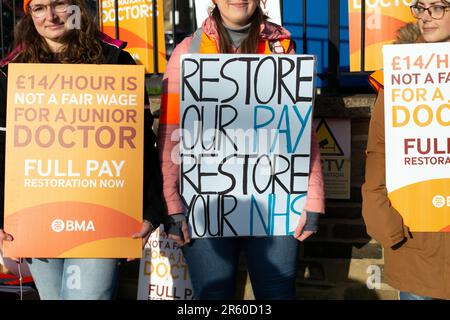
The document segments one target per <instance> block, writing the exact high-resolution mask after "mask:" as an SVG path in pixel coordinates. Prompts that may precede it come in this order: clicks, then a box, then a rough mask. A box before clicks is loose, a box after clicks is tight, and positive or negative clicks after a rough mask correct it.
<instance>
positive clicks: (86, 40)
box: [14, 0, 105, 64]
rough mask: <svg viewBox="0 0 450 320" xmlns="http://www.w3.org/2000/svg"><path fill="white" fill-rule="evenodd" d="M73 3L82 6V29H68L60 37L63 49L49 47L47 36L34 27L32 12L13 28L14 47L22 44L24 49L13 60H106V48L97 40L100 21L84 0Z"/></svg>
mask: <svg viewBox="0 0 450 320" xmlns="http://www.w3.org/2000/svg"><path fill="white" fill-rule="evenodd" d="M70 3H71V4H72V5H76V6H78V7H79V8H80V12H81V24H80V28H79V29H77V28H74V29H71V30H68V31H67V32H66V33H65V34H64V35H63V37H62V38H61V39H60V41H61V43H62V44H63V49H62V51H61V52H58V53H55V52H53V51H52V50H51V49H50V47H49V46H48V44H47V42H46V41H45V39H44V38H43V37H42V36H41V35H39V33H38V32H37V30H36V28H35V27H34V23H33V19H32V17H31V14H30V13H29V10H28V13H26V14H25V16H24V17H23V18H22V19H21V20H20V21H19V23H18V24H17V26H16V28H15V31H14V39H15V40H14V42H15V47H16V46H21V47H22V48H23V50H22V52H21V53H20V54H19V55H18V56H17V57H16V58H15V59H14V62H22V63H39V62H41V63H42V62H43V63H45V62H63V63H97V64H99V63H103V62H104V60H105V58H104V55H103V49H102V46H101V43H100V40H98V38H97V36H98V32H99V31H98V27H97V24H96V22H95V20H94V18H93V17H92V15H91V14H90V12H89V11H88V9H87V8H86V5H85V1H84V0H71V2H70Z"/></svg>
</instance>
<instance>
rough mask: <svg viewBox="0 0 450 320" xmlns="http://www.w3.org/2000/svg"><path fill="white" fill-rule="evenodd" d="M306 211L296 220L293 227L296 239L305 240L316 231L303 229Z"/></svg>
mask: <svg viewBox="0 0 450 320" xmlns="http://www.w3.org/2000/svg"><path fill="white" fill-rule="evenodd" d="M306 219H307V217H306V213H304V214H302V215H301V216H300V220H299V222H298V225H297V228H295V232H294V238H295V239H297V240H298V241H305V240H306V239H307V238H308V237H309V236H311V235H313V234H314V233H316V232H315V231H306V230H305V231H303V228H304V227H305V225H306Z"/></svg>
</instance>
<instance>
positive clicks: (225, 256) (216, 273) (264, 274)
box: [158, 0, 325, 299]
mask: <svg viewBox="0 0 450 320" xmlns="http://www.w3.org/2000/svg"><path fill="white" fill-rule="evenodd" d="M213 4H214V8H213V10H212V12H211V14H210V17H209V18H208V19H206V20H205V22H204V23H203V26H202V32H201V35H200V37H198V35H196V36H197V37H198V38H197V40H194V41H193V37H192V36H191V37H188V38H187V39H185V40H184V41H183V42H182V43H180V44H179V45H178V46H177V47H176V48H175V50H174V52H173V54H172V56H171V59H170V61H169V63H168V66H167V71H166V74H165V76H164V80H163V90H164V91H163V95H162V104H161V116H160V126H159V133H158V148H159V151H160V156H161V162H162V172H163V176H164V177H163V193H164V198H165V202H166V205H167V209H168V213H169V217H170V221H169V223H168V224H166V225H165V227H166V232H167V233H168V235H169V237H170V238H172V239H174V240H176V241H177V242H178V244H179V245H180V246H182V249H183V253H184V256H185V258H186V261H187V263H188V266H189V273H190V276H191V280H192V285H193V289H194V296H195V298H196V299H233V298H234V297H235V284H236V281H235V277H236V271H237V265H238V260H239V254H240V252H241V250H243V251H244V253H245V256H246V261H247V265H248V270H249V273H250V278H251V281H252V288H253V292H254V295H255V297H256V299H295V296H296V293H295V279H296V271H297V253H298V244H299V242H298V241H297V240H300V241H303V240H305V239H306V238H308V237H309V236H310V235H311V234H313V233H315V232H316V231H317V227H318V219H319V216H320V214H321V213H324V211H325V210H324V192H323V178H322V171H321V164H320V155H319V150H318V145H317V141H316V138H315V135H314V133H313V134H312V143H311V157H310V175H309V186H308V192H307V201H306V205H305V209H304V211H305V214H302V215H301V218H300V222H299V224H298V226H297V228H296V230H295V233H294V236H293V237H292V236H277V237H239V238H238V237H235V238H202V239H195V240H192V241H191V239H190V235H189V230H188V226H187V221H186V218H185V208H184V205H183V203H182V200H181V197H180V194H179V190H178V185H179V166H178V165H177V164H176V163H175V162H176V161H173V159H172V155H173V154H177V152H176V151H175V152H174V150H178V149H177V148H178V147H179V145H178V143H179V140H174V139H172V133H173V132H174V131H175V130H176V129H178V128H179V92H180V75H179V70H180V55H182V54H185V53H194V52H193V48H194V50H196V52H197V53H209V54H211V53H261V54H270V53H294V43H293V41H291V39H290V33H289V32H288V31H287V30H285V29H284V28H282V27H280V26H278V25H276V24H273V23H270V22H268V21H267V20H266V18H267V17H265V16H264V14H263V12H262V10H261V8H260V6H259V0H213ZM196 42H197V43H196ZM313 131H314V130H313Z"/></svg>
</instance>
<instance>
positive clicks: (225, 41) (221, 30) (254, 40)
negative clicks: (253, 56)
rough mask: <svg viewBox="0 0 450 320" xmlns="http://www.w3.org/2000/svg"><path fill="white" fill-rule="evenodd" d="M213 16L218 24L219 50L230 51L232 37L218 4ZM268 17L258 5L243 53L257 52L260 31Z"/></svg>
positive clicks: (242, 47) (222, 51) (242, 46)
mask: <svg viewBox="0 0 450 320" xmlns="http://www.w3.org/2000/svg"><path fill="white" fill-rule="evenodd" d="M211 17H212V18H213V19H214V21H215V22H216V25H217V32H218V34H219V51H220V52H221V53H228V52H230V48H231V39H230V36H229V34H228V32H227V30H226V29H225V27H224V26H223V21H222V16H221V15H220V11H219V8H218V6H215V7H214V9H213V10H212V12H211ZM267 19H268V17H267V16H265V15H264V13H263V11H262V9H261V8H260V6H259V5H258V7H257V8H256V10H255V12H254V13H253V15H252V16H251V18H250V21H251V25H250V29H249V32H248V35H247V37H246V38H245V39H244V40H243V41H242V44H241V47H240V52H241V53H256V52H257V50H258V44H259V33H260V27H261V24H262V23H263V22H264V21H265V20H267Z"/></svg>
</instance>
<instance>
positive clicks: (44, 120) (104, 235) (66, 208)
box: [4, 64, 144, 258]
mask: <svg viewBox="0 0 450 320" xmlns="http://www.w3.org/2000/svg"><path fill="white" fill-rule="evenodd" d="M7 103H8V109H7V110H8V112H7V133H6V161H5V165H6V170H5V171H6V172H5V230H7V231H8V233H11V234H12V235H13V237H14V241H12V242H8V243H4V253H5V256H8V257H36V258H39V257H46V258H53V257H72V258H75V257H78V258H88V257H93V258H94V257H95V258H122V257H140V256H141V240H139V239H132V238H131V235H132V234H134V233H136V232H138V231H139V230H140V227H141V221H142V183H143V121H144V120H143V119H144V67H143V66H136V65H134V66H129V65H127V66H121V65H107V66H106V65H69V64H64V65H63V64H11V65H10V66H9V75H8V102H7Z"/></svg>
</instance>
